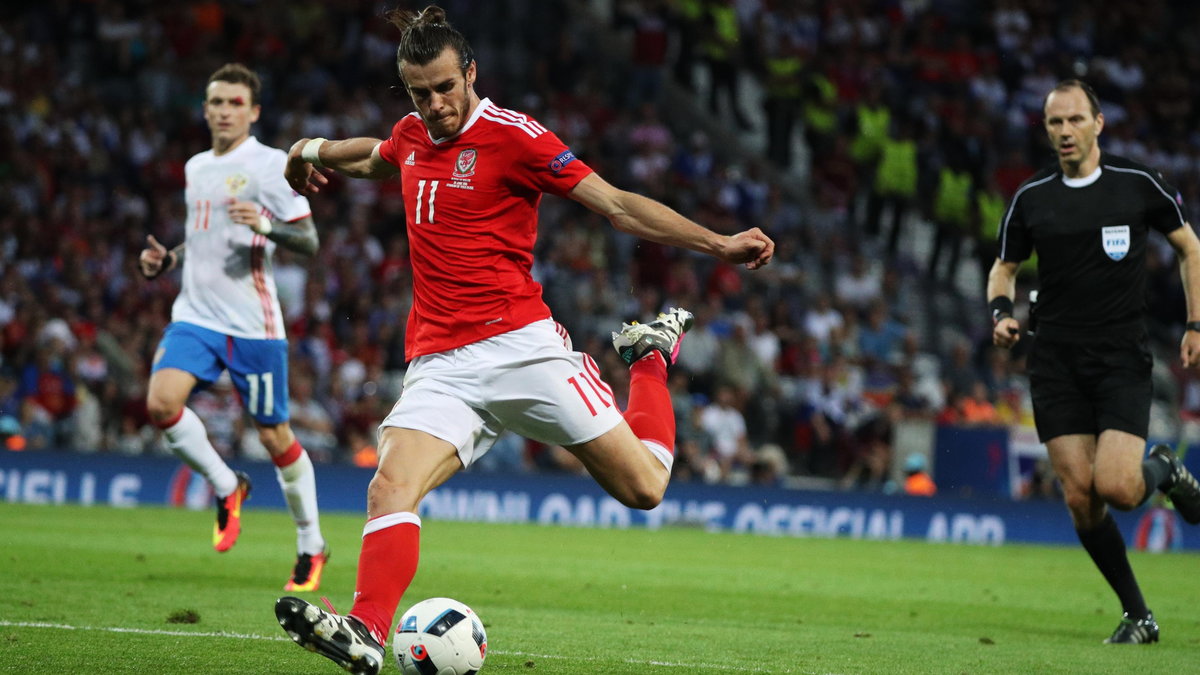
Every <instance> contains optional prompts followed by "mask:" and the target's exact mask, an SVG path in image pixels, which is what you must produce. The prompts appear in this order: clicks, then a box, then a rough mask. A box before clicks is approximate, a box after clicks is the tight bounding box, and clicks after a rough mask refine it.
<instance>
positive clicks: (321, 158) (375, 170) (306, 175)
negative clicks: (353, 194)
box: [283, 138, 399, 195]
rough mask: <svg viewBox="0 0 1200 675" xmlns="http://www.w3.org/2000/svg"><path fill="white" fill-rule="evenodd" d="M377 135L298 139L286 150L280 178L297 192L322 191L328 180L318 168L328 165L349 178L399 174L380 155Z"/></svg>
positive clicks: (376, 177)
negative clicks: (370, 136)
mask: <svg viewBox="0 0 1200 675" xmlns="http://www.w3.org/2000/svg"><path fill="white" fill-rule="evenodd" d="M382 142H383V141H381V140H379V139H378V138H347V139H345V140H341V141H330V140H326V139H324V138H301V139H300V140H298V141H296V142H295V143H293V144H292V147H291V149H290V150H288V157H287V165H286V166H285V167H284V169H283V177H284V178H286V179H287V182H288V185H291V186H292V189H293V190H295V191H296V192H299V193H300V194H304V195H311V194H316V193H317V192H320V191H321V187H323V186H324V185H326V184H328V183H329V179H328V178H326V177H325V175H324V174H323V173H321V171H320V169H322V168H328V169H333V170H334V171H337V172H338V173H340V174H344V175H346V176H350V177H351V178H373V179H377V180H378V179H382V178H389V177H391V176H395V175H396V174H397V173H399V170H397V169H396V167H394V166H392V165H391V164H388V163H387V161H386V160H384V159H383V157H381V156H380V155H379V144H380V143H382Z"/></svg>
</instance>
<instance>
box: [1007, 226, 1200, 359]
mask: <svg viewBox="0 0 1200 675" xmlns="http://www.w3.org/2000/svg"><path fill="white" fill-rule="evenodd" d="M1189 231H1190V230H1189ZM1192 237H1193V239H1194V238H1195V235H1192ZM1196 253H1197V254H1200V249H1197V250H1196ZM1197 261H1200V258H1193V262H1197ZM1019 266H1020V263H1016V262H1009V261H1007V260H1001V259H1000V258H996V262H995V263H993V264H992V271H991V272H988V283H987V297H988V305H989V307H990V308H991V309H992V343H993V344H995V345H996V346H997V347H1005V348H1007V347H1011V346H1013V345H1015V344H1017V340H1020V339H1021V324H1020V322H1018V321H1017V320H1016V319H1014V318H1013V316H1012V306H1013V298H1015V297H1016V296H1017V267H1019ZM1193 267H1195V268H1196V270H1197V272H1198V273H1200V262H1197V264H1195V265H1193ZM1197 280H1200V274H1198V276H1197ZM1191 297H1192V296H1190V295H1189V296H1188V298H1189V300H1188V305H1189V306H1190V305H1191ZM1006 300H1007V302H1005V301H1006ZM1197 301H1200V295H1197ZM1000 305H1003V306H1005V307H1006V308H1007V312H1005V311H1001V312H999V313H997V311H996V308H997V306H1000ZM1196 346H1197V347H1198V348H1200V333H1198V334H1197V343H1196Z"/></svg>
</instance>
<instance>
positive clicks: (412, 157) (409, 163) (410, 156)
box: [404, 150, 417, 166]
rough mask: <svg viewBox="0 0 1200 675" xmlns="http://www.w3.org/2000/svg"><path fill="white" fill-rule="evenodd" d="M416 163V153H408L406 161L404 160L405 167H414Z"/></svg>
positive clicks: (414, 151)
mask: <svg viewBox="0 0 1200 675" xmlns="http://www.w3.org/2000/svg"><path fill="white" fill-rule="evenodd" d="M416 163H417V151H416V150H413V151H412V152H410V153H408V159H406V160H404V165H405V166H414V165H415V164H416Z"/></svg>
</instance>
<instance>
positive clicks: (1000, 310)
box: [988, 295, 1013, 324]
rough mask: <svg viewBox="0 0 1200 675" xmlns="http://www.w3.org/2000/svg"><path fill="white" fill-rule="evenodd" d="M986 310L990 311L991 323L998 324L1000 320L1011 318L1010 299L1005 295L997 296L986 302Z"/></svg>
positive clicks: (1011, 303)
mask: <svg viewBox="0 0 1200 675" xmlns="http://www.w3.org/2000/svg"><path fill="white" fill-rule="evenodd" d="M988 309H990V310H992V323H994V324H995V323H999V322H1000V320H1001V319H1007V318H1008V317H1010V316H1012V313H1013V301H1012V298H1010V297H1008V296H1007V295H997V296H996V297H994V298H992V299H991V300H990V301H988Z"/></svg>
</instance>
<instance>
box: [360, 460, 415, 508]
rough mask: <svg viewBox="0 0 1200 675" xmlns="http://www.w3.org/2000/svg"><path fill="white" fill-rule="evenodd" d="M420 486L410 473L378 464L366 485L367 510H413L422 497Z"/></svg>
mask: <svg viewBox="0 0 1200 675" xmlns="http://www.w3.org/2000/svg"><path fill="white" fill-rule="evenodd" d="M420 486H421V483H420V482H419V481H416V480H414V479H413V477H412V476H411V475H410V474H407V473H405V472H397V471H393V470H390V469H388V468H386V467H384V466H383V465H380V466H379V468H378V469H376V470H375V476H374V477H372V478H371V482H370V484H369V485H368V486H367V512H368V513H394V512H397V511H413V510H415V509H416V508H417V504H419V503H420V501H421V498H422V497H424V495H422V494H421V487H420Z"/></svg>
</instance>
